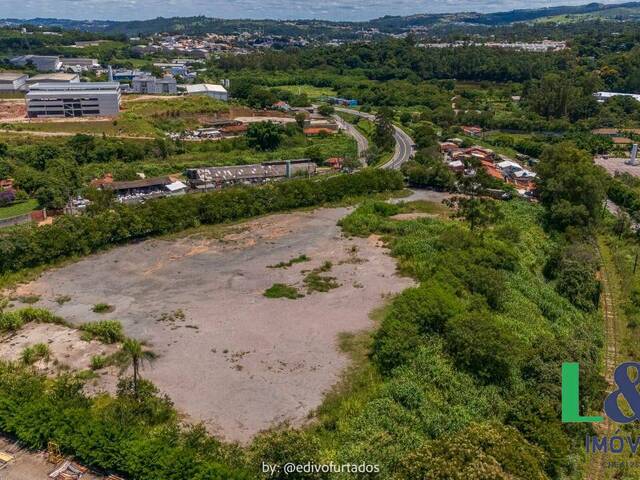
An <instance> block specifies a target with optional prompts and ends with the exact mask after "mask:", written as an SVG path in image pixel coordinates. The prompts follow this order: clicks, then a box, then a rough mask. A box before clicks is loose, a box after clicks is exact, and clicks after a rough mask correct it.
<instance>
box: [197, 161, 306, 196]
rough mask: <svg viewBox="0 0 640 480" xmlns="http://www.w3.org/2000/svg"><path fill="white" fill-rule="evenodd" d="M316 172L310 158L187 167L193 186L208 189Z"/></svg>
mask: <svg viewBox="0 0 640 480" xmlns="http://www.w3.org/2000/svg"><path fill="white" fill-rule="evenodd" d="M315 173H316V164H315V163H314V162H312V161H311V160H309V159H308V158H302V159H296V160H282V161H277V162H265V163H261V164H254V165H234V166H227V167H206V168H190V169H187V170H186V172H185V175H186V177H187V179H188V180H189V185H190V186H191V188H195V189H199V190H206V189H210V188H219V187H222V186H224V185H233V184H237V183H263V182H267V181H269V180H276V179H280V178H290V177H298V176H311V175H315Z"/></svg>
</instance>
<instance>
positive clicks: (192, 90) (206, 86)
mask: <svg viewBox="0 0 640 480" xmlns="http://www.w3.org/2000/svg"><path fill="white" fill-rule="evenodd" d="M187 95H207V96H208V97H212V98H215V99H218V100H222V101H225V102H226V101H227V100H229V93H228V92H227V89H226V88H224V87H223V86H222V85H213V84H211V83H198V84H195V85H187Z"/></svg>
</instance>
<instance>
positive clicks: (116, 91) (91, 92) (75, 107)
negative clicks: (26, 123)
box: [26, 82, 120, 118]
mask: <svg viewBox="0 0 640 480" xmlns="http://www.w3.org/2000/svg"><path fill="white" fill-rule="evenodd" d="M26 102H27V116H28V117H30V118H52V117H53V118H55V117H62V118H64V117H86V116H97V115H99V116H115V115H118V113H119V111H120V84H119V83H115V82H83V83H80V82H78V83H36V84H35V85H31V87H30V89H29V93H27V95H26Z"/></svg>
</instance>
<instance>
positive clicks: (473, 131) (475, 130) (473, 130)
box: [462, 127, 482, 137]
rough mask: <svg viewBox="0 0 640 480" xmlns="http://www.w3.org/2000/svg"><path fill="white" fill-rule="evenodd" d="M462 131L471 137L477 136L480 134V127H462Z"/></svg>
mask: <svg viewBox="0 0 640 480" xmlns="http://www.w3.org/2000/svg"><path fill="white" fill-rule="evenodd" d="M462 133H464V134H465V135H470V136H472V137H479V136H480V135H482V128H480V127H462Z"/></svg>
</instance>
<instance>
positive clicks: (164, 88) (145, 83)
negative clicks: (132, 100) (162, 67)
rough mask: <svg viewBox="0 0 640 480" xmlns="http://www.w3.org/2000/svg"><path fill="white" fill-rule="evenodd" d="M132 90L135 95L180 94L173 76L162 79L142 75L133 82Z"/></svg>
mask: <svg viewBox="0 0 640 480" xmlns="http://www.w3.org/2000/svg"><path fill="white" fill-rule="evenodd" d="M131 89H132V92H133V93H143V94H144V93H146V94H156V95H157V94H163V93H164V94H169V95H175V94H177V93H178V84H177V82H176V79H175V78H174V77H173V76H171V75H165V76H164V77H162V78H156V77H154V76H153V75H140V76H137V77H134V78H133V80H132V81H131Z"/></svg>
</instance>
